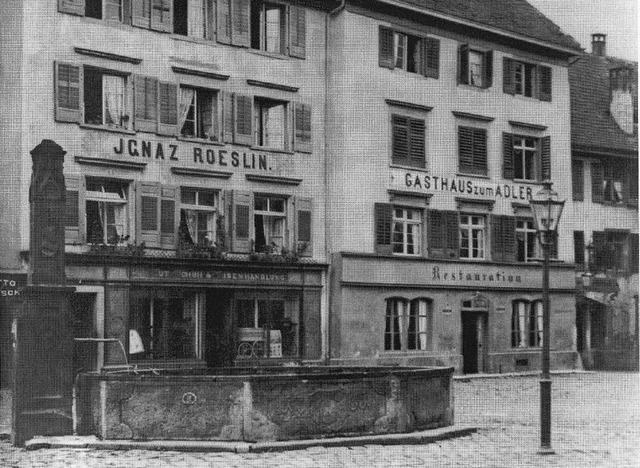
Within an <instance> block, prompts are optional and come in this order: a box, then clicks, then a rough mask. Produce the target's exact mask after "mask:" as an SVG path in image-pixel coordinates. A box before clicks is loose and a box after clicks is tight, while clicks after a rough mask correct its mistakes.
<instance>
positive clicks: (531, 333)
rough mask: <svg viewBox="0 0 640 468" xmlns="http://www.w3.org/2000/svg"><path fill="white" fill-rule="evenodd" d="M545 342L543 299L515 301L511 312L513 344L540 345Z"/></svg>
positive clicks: (524, 345)
mask: <svg viewBox="0 0 640 468" xmlns="http://www.w3.org/2000/svg"><path fill="white" fill-rule="evenodd" d="M542 343H543V326H542V301H540V300H536V301H528V300H523V299H518V300H515V301H513V310H512V314H511V346H512V347H513V348H527V347H539V346H542Z"/></svg>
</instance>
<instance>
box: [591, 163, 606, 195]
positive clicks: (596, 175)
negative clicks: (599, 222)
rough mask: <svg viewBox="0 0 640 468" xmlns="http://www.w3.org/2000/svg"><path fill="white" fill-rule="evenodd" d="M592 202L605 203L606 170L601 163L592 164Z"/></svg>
mask: <svg viewBox="0 0 640 468" xmlns="http://www.w3.org/2000/svg"><path fill="white" fill-rule="evenodd" d="M591 201H592V202H593V203H602V202H603V201H604V169H603V168H602V164H601V163H600V162H592V163H591Z"/></svg>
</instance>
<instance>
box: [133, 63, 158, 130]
mask: <svg viewBox="0 0 640 468" xmlns="http://www.w3.org/2000/svg"><path fill="white" fill-rule="evenodd" d="M134 89H135V121H134V128H135V130H138V131H141V132H156V131H157V127H158V80H157V79H155V78H150V77H148V76H140V75H136V76H134Z"/></svg>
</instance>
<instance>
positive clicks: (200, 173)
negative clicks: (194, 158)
mask: <svg viewBox="0 0 640 468" xmlns="http://www.w3.org/2000/svg"><path fill="white" fill-rule="evenodd" d="M171 172H172V173H173V174H176V175H183V176H193V177H208V178H211V179H230V178H231V176H232V175H233V173H232V172H226V171H209V170H206V169H193V168H190V167H175V166H174V167H172V168H171Z"/></svg>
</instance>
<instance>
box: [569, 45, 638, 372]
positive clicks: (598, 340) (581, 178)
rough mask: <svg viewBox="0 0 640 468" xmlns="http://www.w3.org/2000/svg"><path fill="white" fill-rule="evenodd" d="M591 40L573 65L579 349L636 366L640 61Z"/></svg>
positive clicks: (615, 364) (599, 363)
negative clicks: (589, 48) (610, 52)
mask: <svg viewBox="0 0 640 468" xmlns="http://www.w3.org/2000/svg"><path fill="white" fill-rule="evenodd" d="M592 39H593V42H592V51H591V53H588V54H584V55H583V56H581V57H580V58H579V59H578V60H576V61H575V62H574V63H572V65H571V67H570V69H569V71H570V74H569V76H570V84H571V157H572V161H571V165H572V166H571V169H572V178H573V180H572V186H573V191H572V197H571V198H572V199H571V201H570V205H569V207H570V209H569V211H568V213H567V214H568V215H569V216H568V219H567V223H568V224H569V225H570V227H571V229H572V231H573V239H574V250H575V263H576V265H577V267H578V268H577V280H578V281H577V284H578V289H577V312H578V315H577V317H576V324H577V328H578V350H579V351H580V353H581V354H582V357H583V362H584V365H585V366H586V367H588V368H593V367H595V368H597V369H636V370H637V369H638V310H637V300H638V87H637V81H638V64H637V63H636V62H629V61H625V60H621V59H618V58H615V57H609V56H607V54H606V36H605V35H604V34H593V35H592Z"/></svg>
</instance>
